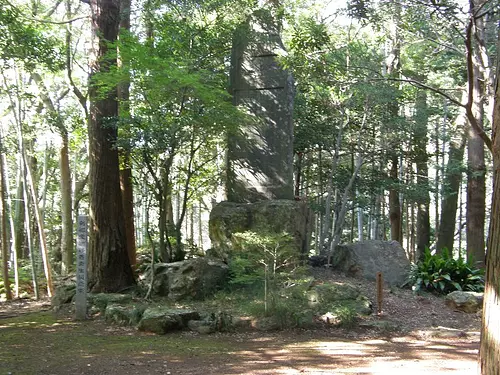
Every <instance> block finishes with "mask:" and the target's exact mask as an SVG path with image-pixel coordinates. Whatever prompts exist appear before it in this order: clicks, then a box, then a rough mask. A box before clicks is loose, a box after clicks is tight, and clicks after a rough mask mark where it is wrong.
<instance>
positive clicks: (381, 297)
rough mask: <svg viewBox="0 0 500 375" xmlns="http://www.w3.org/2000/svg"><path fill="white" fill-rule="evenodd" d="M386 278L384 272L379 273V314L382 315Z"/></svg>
mask: <svg viewBox="0 0 500 375" xmlns="http://www.w3.org/2000/svg"><path fill="white" fill-rule="evenodd" d="M383 286H384V277H383V276H382V272H377V314H378V315H382V301H383V297H384V296H383V293H384V291H383Z"/></svg>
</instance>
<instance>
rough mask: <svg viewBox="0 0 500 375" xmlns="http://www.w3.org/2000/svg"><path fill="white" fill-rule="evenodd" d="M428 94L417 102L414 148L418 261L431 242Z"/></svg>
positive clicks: (421, 93)
mask: <svg viewBox="0 0 500 375" xmlns="http://www.w3.org/2000/svg"><path fill="white" fill-rule="evenodd" d="M428 118H429V115H428V112H427V93H426V92H425V91H423V90H421V91H419V92H418V94H417V100H416V119H415V125H416V127H415V133H414V135H415V136H414V140H413V147H414V152H415V164H416V167H417V186H418V189H419V190H418V197H417V254H416V256H417V259H420V257H421V256H422V254H424V251H425V248H428V247H429V245H430V241H431V228H430V218H429V205H430V197H429V168H428V166H427V163H428V160H429V156H428V154H427V141H428V136H427V123H428Z"/></svg>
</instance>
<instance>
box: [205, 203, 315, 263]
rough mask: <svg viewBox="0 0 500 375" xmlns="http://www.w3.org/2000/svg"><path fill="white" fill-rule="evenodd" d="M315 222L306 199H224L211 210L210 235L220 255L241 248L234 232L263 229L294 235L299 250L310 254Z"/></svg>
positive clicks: (216, 252)
mask: <svg viewBox="0 0 500 375" xmlns="http://www.w3.org/2000/svg"><path fill="white" fill-rule="evenodd" d="M312 223H313V219H312V212H311V210H310V208H309V205H308V204H307V202H305V201H292V200H284V199H282V200H268V201H259V202H255V203H233V202H221V203H219V204H217V205H216V206H215V207H214V208H213V209H212V211H211V212H210V221H209V234H210V239H211V241H212V247H213V248H214V254H216V255H217V256H219V257H221V258H226V257H228V256H229V254H230V253H231V250H232V249H234V248H236V247H238V244H237V239H236V237H235V236H234V234H237V233H242V232H246V231H255V232H259V231H261V230H262V229H263V228H264V229H265V230H266V231H269V232H272V233H283V232H285V233H288V234H290V235H292V236H293V237H294V240H295V244H296V247H297V250H298V251H299V253H302V254H307V253H308V251H309V240H310V236H311V226H312Z"/></svg>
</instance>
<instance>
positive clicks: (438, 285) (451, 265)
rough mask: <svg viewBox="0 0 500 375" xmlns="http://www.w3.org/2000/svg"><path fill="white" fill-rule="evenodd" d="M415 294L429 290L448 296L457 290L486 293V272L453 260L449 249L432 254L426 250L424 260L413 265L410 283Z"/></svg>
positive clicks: (466, 263) (461, 260)
mask: <svg viewBox="0 0 500 375" xmlns="http://www.w3.org/2000/svg"><path fill="white" fill-rule="evenodd" d="M407 284H409V285H411V286H412V288H413V290H414V291H415V292H418V291H420V290H427V291H430V292H436V293H438V294H447V293H450V292H453V291H455V290H464V291H473V292H482V291H484V272H483V270H481V269H479V268H476V267H474V266H473V265H472V264H471V263H470V262H466V261H465V260H463V259H462V258H459V259H455V258H453V257H452V256H451V255H450V253H449V251H448V249H443V250H442V252H441V253H440V254H431V252H430V250H429V249H428V248H426V249H425V252H424V254H423V258H422V260H420V261H419V262H418V263H417V264H413V265H412V268H411V271H410V276H409V280H408V283H407Z"/></svg>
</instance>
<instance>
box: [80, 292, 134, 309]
mask: <svg viewBox="0 0 500 375" xmlns="http://www.w3.org/2000/svg"><path fill="white" fill-rule="evenodd" d="M87 301H88V302H89V304H90V305H93V306H95V307H97V308H98V309H99V310H100V311H101V312H103V313H104V312H105V311H106V307H107V306H108V304H121V305H124V304H128V303H130V302H132V296H131V295H130V294H120V293H97V294H93V293H89V294H87Z"/></svg>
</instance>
